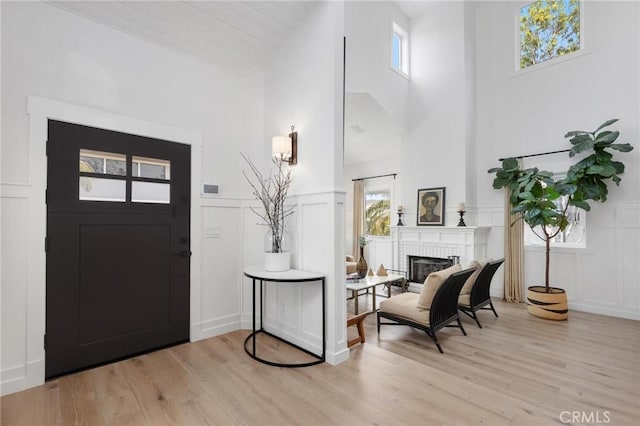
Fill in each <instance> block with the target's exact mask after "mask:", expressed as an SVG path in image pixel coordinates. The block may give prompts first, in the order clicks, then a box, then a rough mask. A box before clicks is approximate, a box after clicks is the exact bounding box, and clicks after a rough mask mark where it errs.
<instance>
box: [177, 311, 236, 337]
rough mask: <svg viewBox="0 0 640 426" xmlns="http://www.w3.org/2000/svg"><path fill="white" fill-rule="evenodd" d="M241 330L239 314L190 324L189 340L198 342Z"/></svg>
mask: <svg viewBox="0 0 640 426" xmlns="http://www.w3.org/2000/svg"><path fill="white" fill-rule="evenodd" d="M241 328H242V327H241V321H240V314H236V315H229V316H227V317H222V318H216V319H213V320H207V321H202V322H200V323H195V324H191V332H190V335H189V340H190V341H191V342H197V341H198V340H204V339H209V338H211V337H216V336H219V335H221V334H225V333H230V332H232V331H236V330H240V329H241Z"/></svg>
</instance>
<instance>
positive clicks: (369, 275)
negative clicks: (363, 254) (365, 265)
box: [367, 268, 375, 277]
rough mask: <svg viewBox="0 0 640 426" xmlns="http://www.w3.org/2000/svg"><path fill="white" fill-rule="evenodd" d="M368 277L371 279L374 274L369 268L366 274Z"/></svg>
mask: <svg viewBox="0 0 640 426" xmlns="http://www.w3.org/2000/svg"><path fill="white" fill-rule="evenodd" d="M367 276H368V277H373V276H375V274H374V273H373V269H371V268H369V272H367Z"/></svg>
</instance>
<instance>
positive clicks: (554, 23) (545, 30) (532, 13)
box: [520, 0, 581, 69]
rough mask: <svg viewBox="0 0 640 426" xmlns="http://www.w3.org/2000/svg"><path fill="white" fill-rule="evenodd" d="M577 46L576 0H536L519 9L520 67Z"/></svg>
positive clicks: (577, 11) (578, 7) (530, 64)
mask: <svg viewBox="0 0 640 426" xmlns="http://www.w3.org/2000/svg"><path fill="white" fill-rule="evenodd" d="M580 47H581V41H580V1H579V0H537V1H535V2H533V3H530V4H528V5H527V6H525V7H523V8H521V9H520V69H524V68H527V67H530V66H532V65H535V64H539V63H541V62H545V61H548V60H550V59H554V58H557V57H560V56H564V55H567V54H569V53H572V52H575V51H578V50H580Z"/></svg>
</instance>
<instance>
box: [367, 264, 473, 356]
mask: <svg viewBox="0 0 640 426" xmlns="http://www.w3.org/2000/svg"><path fill="white" fill-rule="evenodd" d="M474 270H475V269H467V270H464V271H460V272H456V273H454V274H451V275H450V276H449V277H448V278H447V279H446V280H445V281H444V283H442V285H441V286H440V287H439V288H438V290H436V293H435V295H434V296H433V301H432V302H431V307H430V308H429V309H420V308H418V307H417V303H418V299H419V298H420V295H418V294H416V293H402V294H399V295H397V296H393V297H391V298H389V299H387V300H385V301H383V302H382V303H380V309H379V310H378V314H377V319H378V321H377V322H378V334H380V326H381V325H408V326H410V327H413V328H417V329H419V330H422V331H424V332H425V333H427V334H428V335H429V337H431V339H432V340H433V342H434V343H435V344H436V346H437V347H438V350H439V351H440V353H443V351H442V347H441V346H440V343H439V342H438V337H437V335H436V332H437V331H438V330H440V329H442V328H444V327H458V328H460V330H461V331H462V333H463V334H464V335H465V336H466V335H467V333H466V332H465V330H464V327H462V323H461V322H460V316H459V314H458V307H457V304H458V296H459V295H460V290H461V289H462V286H463V285H464V283H465V281H466V280H467V278H469V276H470V275H471V274H472V273H473V271H474ZM381 318H385V319H387V320H390V321H393V322H381V321H380V320H381ZM454 322H455V323H456V324H453V323H454Z"/></svg>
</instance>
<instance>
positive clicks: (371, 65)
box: [344, 1, 413, 265]
mask: <svg viewBox="0 0 640 426" xmlns="http://www.w3.org/2000/svg"><path fill="white" fill-rule="evenodd" d="M393 22H396V23H397V24H399V25H400V26H402V27H403V28H404V29H406V30H409V28H410V25H409V18H407V16H406V15H405V14H404V13H403V12H402V11H400V10H399V9H398V8H397V7H396V6H395V5H394V4H392V3H390V2H387V1H376V2H347V3H345V24H344V33H345V37H346V71H345V91H346V92H347V93H350V94H366V95H368V96H370V97H371V99H372V100H374V101H375V102H376V103H377V105H376V106H377V107H379V110H377V109H375V108H372V106H371V105H370V104H365V105H362V104H361V103H358V102H348V103H347V106H346V111H345V114H346V116H347V119H349V117H350V116H355V117H357V120H356V121H358V123H357V124H362V123H365V124H364V127H365V128H364V129H363V130H364V131H365V132H364V133H363V134H361V135H359V134H355V133H354V132H353V131H352V130H351V129H349V128H346V129H345V141H344V143H345V150H349V149H352V150H353V149H354V145H356V150H359V151H360V152H359V156H358V157H360V156H361V157H362V158H364V160H357V159H356V160H354V159H351V161H350V162H349V163H345V167H344V188H345V189H346V191H347V194H346V217H345V220H346V222H345V223H346V228H345V234H344V238H345V247H346V250H347V253H349V254H351V250H352V247H353V182H352V179H356V178H362V177H367V176H378V175H384V174H390V173H398V177H397V179H396V181H394V182H393V189H394V193H393V200H392V203H391V206H392V211H395V209H396V206H398V205H400V204H403V203H404V204H405V205H406V204H407V203H409V202H412V201H403V200H402V199H401V194H400V188H401V187H400V181H401V179H402V175H403V173H402V171H401V167H400V166H401V162H400V159H401V152H402V143H403V139H404V133H405V128H406V123H407V96H408V93H409V80H408V79H407V78H406V77H404V76H402V75H400V74H399V73H397V72H396V71H394V70H393V69H392V68H391V65H390V62H391V30H392V24H393ZM410 42H411V40H410ZM349 108H351V110H350V109H349ZM354 108H359V110H358V111H355V110H354ZM367 115H369V116H367ZM347 124H349V123H347ZM381 138H382V139H384V140H380V139H381ZM372 150H373V151H376V152H370V151H372ZM387 181H388V180H385V179H382V180H378V179H373V180H368V181H365V185H368V186H376V185H379V184H380V182H382V183H383V184H386V183H387ZM411 200H413V198H411ZM391 219H392V223H393V224H395V223H396V222H397V216H395V215H393V214H392V218H391ZM383 240H384V239H383ZM386 240H387V241H382V240H376V241H373V242H372V244H373V245H372V246H370V247H368V248H366V249H365V257H366V258H367V259H368V260H371V262H372V265H373V264H375V265H379V263H384V264H385V265H389V264H390V263H389V259H388V255H387V254H386V253H387V248H388V251H389V252H390V246H391V240H390V237H389V238H386ZM378 243H379V244H382V246H381V247H379V248H376V247H375V246H377V245H378ZM374 252H375V253H376V254H375V255H374ZM383 253H385V254H383ZM353 254H354V255H357V253H353ZM378 254H379V255H380V256H378ZM371 255H374V258H370V256H371Z"/></svg>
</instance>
